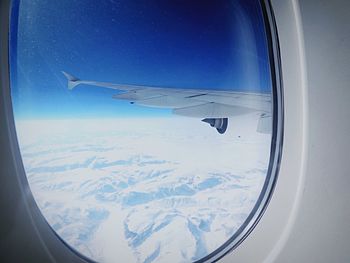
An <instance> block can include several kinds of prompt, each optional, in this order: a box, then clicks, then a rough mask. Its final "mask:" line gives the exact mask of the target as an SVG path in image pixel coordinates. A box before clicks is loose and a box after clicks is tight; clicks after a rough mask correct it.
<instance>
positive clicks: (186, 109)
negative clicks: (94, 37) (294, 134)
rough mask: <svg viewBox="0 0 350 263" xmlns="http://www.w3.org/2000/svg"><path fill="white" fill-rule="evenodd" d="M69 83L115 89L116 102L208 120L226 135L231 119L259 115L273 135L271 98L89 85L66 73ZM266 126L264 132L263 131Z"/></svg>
mask: <svg viewBox="0 0 350 263" xmlns="http://www.w3.org/2000/svg"><path fill="white" fill-rule="evenodd" d="M62 73H63V74H64V75H65V76H66V78H67V80H68V89H70V90H72V89H74V88H75V87H76V86H78V85H80V84H85V85H92V86H98V87H103V88H109V89H115V90H118V91H121V92H122V93H119V94H116V95H114V96H113V98H114V99H118V100H126V101H129V102H130V103H132V104H137V105H141V106H147V107H156V108H167V109H172V112H173V113H174V114H177V115H181V116H187V117H196V118H204V119H203V120H202V121H204V122H207V123H209V124H210V125H211V126H212V127H215V128H216V129H217V130H218V132H219V133H224V132H225V131H226V128H227V120H228V118H229V117H232V116H238V115H243V114H248V113H251V112H259V113H260V114H261V117H260V120H259V124H258V128H257V131H258V132H262V133H270V132H271V128H269V127H271V119H272V118H271V95H270V94H264V93H244V92H235V91H225V90H210V89H208V90H206V89H181V88H166V87H156V86H141V85H123V84H114V83H108V82H97V81H86V80H80V79H79V78H77V77H75V76H73V75H71V74H69V73H66V72H62ZM259 126H262V127H263V128H260V127H259Z"/></svg>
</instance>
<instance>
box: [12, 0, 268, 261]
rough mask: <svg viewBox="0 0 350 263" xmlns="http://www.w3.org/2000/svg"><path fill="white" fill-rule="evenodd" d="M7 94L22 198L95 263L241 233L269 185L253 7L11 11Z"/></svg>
mask: <svg viewBox="0 0 350 263" xmlns="http://www.w3.org/2000/svg"><path fill="white" fill-rule="evenodd" d="M10 47H11V48H10V55H11V65H10V66H11V85H12V87H11V88H12V102H13V106H14V107H13V108H14V115H15V122H16V129H17V135H18V139H19V145H20V150H21V154H22V159H23V163H24V167H25V171H26V175H27V178H28V182H29V185H30V189H31V191H32V194H33V195H34V198H35V200H36V202H37V204H38V207H39V208H40V210H41V212H42V214H43V216H44V217H45V218H46V220H47V222H48V223H49V224H50V226H51V227H52V229H53V230H54V231H55V232H56V233H57V234H58V235H59V236H60V237H61V238H62V239H63V240H65V241H66V243H67V244H68V245H69V246H71V247H72V248H74V249H75V250H76V251H78V252H80V253H82V254H83V255H85V256H87V257H89V258H91V259H93V260H96V261H100V262H115V261H117V260H119V261H120V260H122V261H123V262H188V261H197V260H200V259H202V258H204V257H206V256H208V255H211V254H212V253H214V252H215V251H217V250H218V249H219V248H220V247H222V246H223V245H224V244H225V243H226V242H227V241H228V240H230V239H232V237H234V236H235V235H236V234H237V233H238V232H239V231H243V230H244V227H245V226H246V225H247V224H248V223H249V218H250V217H249V216H250V215H252V214H254V213H255V208H256V206H257V204H258V200H260V199H259V197H260V196H261V195H262V194H264V193H262V189H263V185H264V183H266V180H267V178H268V167H269V163H270V151H271V138H272V132H271V131H272V117H273V116H272V106H273V105H272V84H271V83H272V81H271V72H270V64H269V56H268V54H269V52H268V45H267V37H266V32H265V25H264V19H263V14H262V10H261V5H260V1H256V0H232V1H224V0H222V1H221V0H220V1H181V0H175V1H159V0H149V1H120V0H110V1H107V0H103V1H93V0H84V1H79V0H77V1H68V0H67V1H63V0H62V1H42V0H30V1H29V0H23V1H14V3H13V10H12V18H11V43H10Z"/></svg>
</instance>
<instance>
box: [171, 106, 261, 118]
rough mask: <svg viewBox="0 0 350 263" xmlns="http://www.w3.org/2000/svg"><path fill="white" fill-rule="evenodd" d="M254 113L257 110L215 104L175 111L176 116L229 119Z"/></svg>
mask: <svg viewBox="0 0 350 263" xmlns="http://www.w3.org/2000/svg"><path fill="white" fill-rule="evenodd" d="M254 111H256V110H254V109H250V108H246V107H240V106H230V105H226V104H220V103H215V102H212V103H206V104H201V105H197V106H190V107H184V108H178V109H173V113H174V114H177V115H181V116H187V117H197V118H227V117H232V116H237V115H243V114H248V113H251V112H254Z"/></svg>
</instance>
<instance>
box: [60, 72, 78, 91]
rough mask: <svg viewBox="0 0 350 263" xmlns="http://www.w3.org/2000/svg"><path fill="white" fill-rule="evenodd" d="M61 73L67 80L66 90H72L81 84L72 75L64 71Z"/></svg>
mask: <svg viewBox="0 0 350 263" xmlns="http://www.w3.org/2000/svg"><path fill="white" fill-rule="evenodd" d="M62 73H63V75H65V77H66V78H67V80H68V89H70V90H72V89H73V88H74V87H75V86H77V85H79V84H80V83H81V81H80V79H78V78H77V77H74V76H73V75H71V74H69V73H67V72H64V71H62Z"/></svg>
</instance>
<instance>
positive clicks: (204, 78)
mask: <svg viewBox="0 0 350 263" xmlns="http://www.w3.org/2000/svg"><path fill="white" fill-rule="evenodd" d="M265 38H266V36H265V32H264V25H263V19H262V14H261V10H260V5H259V1H256V0H254V1H253V0H241V1H223V0H218V1H212V0H211V1H205V0H203V1H194V0H193V1H191V0H187V1H185V0H147V1H146V0H144V1H141V0H139V1H130V0H128V1H127V0H124V1H118V0H110V1H104V0H99V1H96V0H94V1H93V0H80V1H79V0H76V1H72V0H60V1H46V0H45V1H44V0H23V1H20V2H17V3H14V5H13V14H12V19H11V43H10V45H11V50H10V55H11V71H12V72H11V79H12V98H13V103H14V110H15V116H16V117H17V118H67V117H73V118H74V117H82V118H87V117H99V118H102V117H113V116H163V115H169V113H170V111H169V110H160V109H152V108H146V107H141V106H136V105H130V104H129V103H128V102H125V101H118V100H114V99H112V98H111V96H112V95H113V94H115V93H117V91H115V90H109V89H103V88H99V87H92V86H78V87H77V88H76V89H74V90H73V91H69V90H68V89H67V83H66V79H65V77H64V76H63V75H62V73H61V71H62V70H64V71H67V72H69V73H71V74H73V75H75V76H77V77H78V78H81V79H84V80H96V81H105V82H113V83H121V84H140V85H150V86H152V85H155V86H164V87H181V88H200V89H224V90H239V91H252V92H270V89H271V84H270V71H269V64H268V52H267V47H266V39H265Z"/></svg>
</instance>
